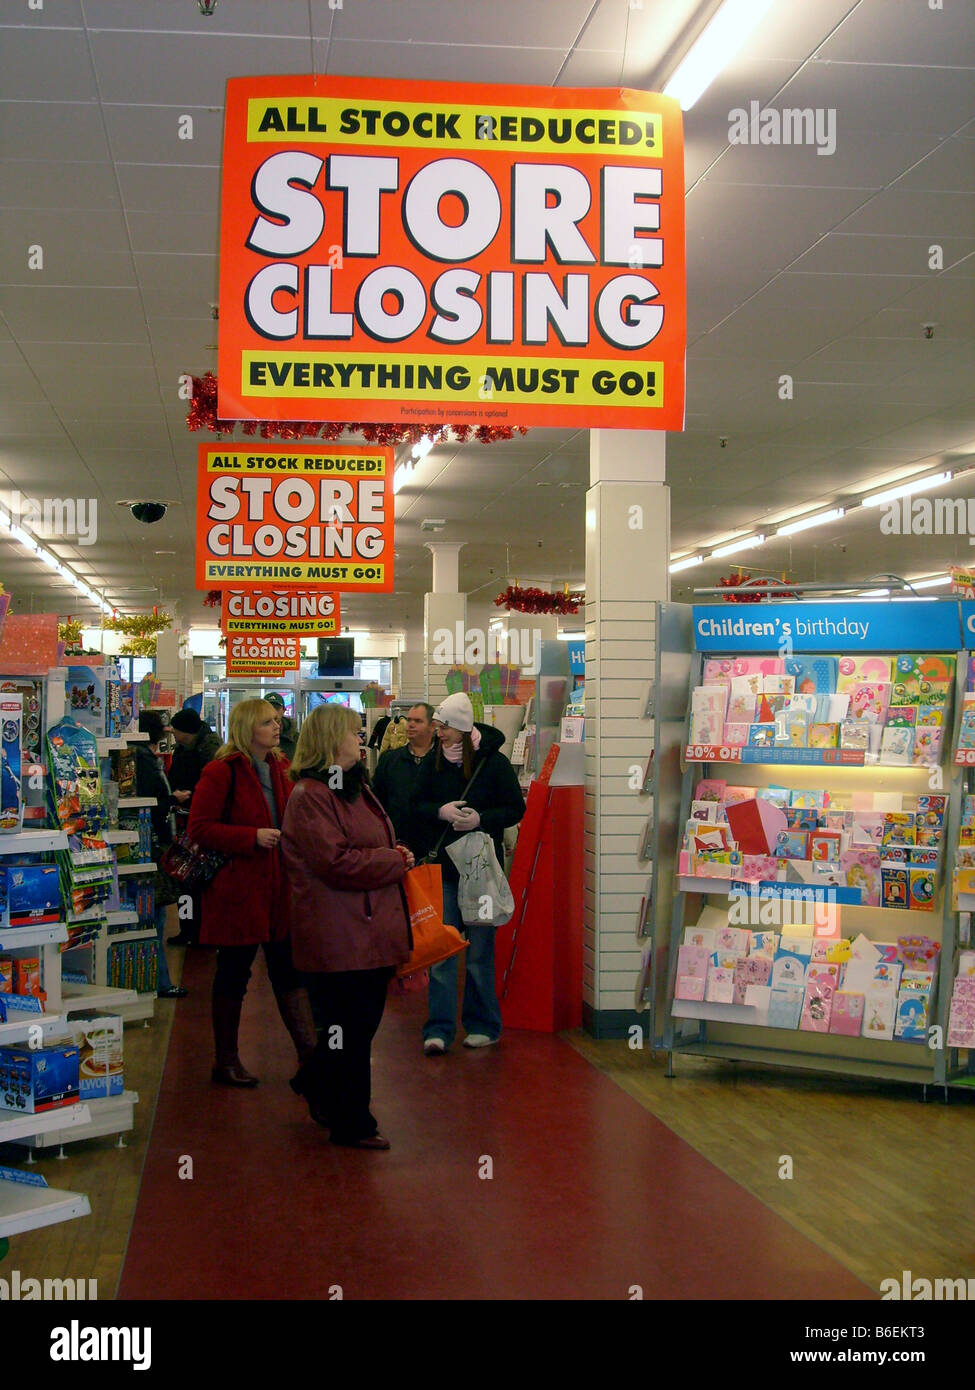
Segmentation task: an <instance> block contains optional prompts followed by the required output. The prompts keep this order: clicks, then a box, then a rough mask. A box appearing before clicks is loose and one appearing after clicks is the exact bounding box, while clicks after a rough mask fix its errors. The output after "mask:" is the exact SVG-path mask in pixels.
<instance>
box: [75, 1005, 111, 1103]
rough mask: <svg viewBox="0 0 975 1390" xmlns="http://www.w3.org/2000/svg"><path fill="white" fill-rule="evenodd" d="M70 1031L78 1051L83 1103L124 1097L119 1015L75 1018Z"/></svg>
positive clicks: (80, 1090)
mask: <svg viewBox="0 0 975 1390" xmlns="http://www.w3.org/2000/svg"><path fill="white" fill-rule="evenodd" d="M68 1029H69V1032H70V1035H71V1040H72V1042H73V1043H74V1045H75V1046H76V1047H77V1049H78V1074H79V1094H80V1097H81V1099H82V1101H86V1100H97V1099H99V1098H101V1097H103V1096H120V1095H121V1094H122V1092H123V1090H124V1089H125V1081H124V1070H123V1052H124V1045H123V1032H122V1020H121V1018H120V1017H119V1016H118V1015H117V1014H115V1015H113V1014H92V1015H90V1016H88V1017H77V1016H74V1015H73V1016H72V1017H71V1019H70V1020H69V1024H68Z"/></svg>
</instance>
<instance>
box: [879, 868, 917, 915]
mask: <svg viewBox="0 0 975 1390" xmlns="http://www.w3.org/2000/svg"><path fill="white" fill-rule="evenodd" d="M909 892H910V879H909V877H908V871H907V869H883V868H882V869H881V870H880V906H881V907H891V908H906V907H907V906H908V895H909Z"/></svg>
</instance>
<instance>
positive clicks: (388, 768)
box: [372, 740, 437, 859]
mask: <svg viewBox="0 0 975 1390" xmlns="http://www.w3.org/2000/svg"><path fill="white" fill-rule="evenodd" d="M434 745H435V746H434V747H433V748H431V749H430V751H429V752H428V753H427V755H426V756H427V758H434V757H436V753H437V750H436V740H434ZM422 766H423V764H422V763H416V762H414V760H413V754H412V753H411V752H410V748H409V745H408V744H407V745H406V746H405V747H403V748H390V749H388V750H387V751H386V752H385V753H383V755H382V757H381V758H380V759H379V762H378V763H377V765H376V773H375V776H374V777H373V779H372V789H373V791H374V792H375V793H376V795H377V796H378V797H379V800H380V801H381V802H382V803H383V808H384V810H385V812H386V814H387V816H389V819H390V820H391V821H392V822H393V829H394V830H395V831H396V838H397V839H398V840H402V841H403V844H404V845H409V847H410V849H411V850H412V851H413V853H414V854H415V855H416V857H417V859H422V858H423V856H424V855H425V854H428V853H429V851H430V850H432V849H433V847H434V845H435V844H436V840H435V839H431V838H430V827H429V825H428V824H427V822H426V821H422V820H420V819H419V817H418V816H416V815H415V814H414V812H413V793H414V791H415V790H416V783H417V778H418V777H419V775H420V768H421V767H422Z"/></svg>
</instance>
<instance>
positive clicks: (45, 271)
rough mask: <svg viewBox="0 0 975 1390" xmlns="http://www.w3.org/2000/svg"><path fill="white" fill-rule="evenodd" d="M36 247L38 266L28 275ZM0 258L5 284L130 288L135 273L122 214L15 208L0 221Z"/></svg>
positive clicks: (133, 283)
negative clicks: (40, 257)
mask: <svg viewBox="0 0 975 1390" xmlns="http://www.w3.org/2000/svg"><path fill="white" fill-rule="evenodd" d="M34 246H39V247H40V248H41V250H42V252H43V257H44V261H43V266H42V268H41V269H38V270H32V269H31V268H30V265H29V261H30V260H33V259H35V258H36V252H31V251H30V248H31V247H34ZM0 258H2V262H3V265H4V267H5V270H6V276H5V278H6V280H7V283H8V284H10V283H19V284H21V285H31V284H35V283H37V281H39V280H40V281H42V282H44V283H46V284H48V285H75V286H78V287H83V286H86V285H89V284H96V285H111V286H113V287H114V288H126V287H134V285H135V268H134V266H133V264H132V257H131V256H130V255H129V247H128V237H127V236H126V232H125V223H124V221H123V218H122V212H121V209H118V208H115V209H112V210H111V211H104V212H102V211H98V210H94V209H92V210H89V211H85V212H79V211H52V210H51V209H48V208H44V209H41V208H37V209H32V208H19V209H17V210H16V211H12V212H7V213H5V214H4V216H3V217H2V219H0Z"/></svg>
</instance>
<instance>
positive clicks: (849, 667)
mask: <svg viewBox="0 0 975 1390" xmlns="http://www.w3.org/2000/svg"><path fill="white" fill-rule="evenodd" d="M868 681H873V682H877V681H879V682H882V683H883V684H885V685H889V684H891V659H890V657H889V656H841V657H840V664H839V674H838V676H837V678H836V689H837V691H838V692H840V693H842V692H843V691H845V690H849V691H850V692H851V693H852V690H853V686H854V685H857V684H866V683H867V682H868Z"/></svg>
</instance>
